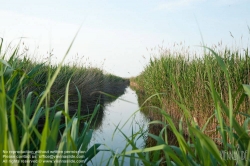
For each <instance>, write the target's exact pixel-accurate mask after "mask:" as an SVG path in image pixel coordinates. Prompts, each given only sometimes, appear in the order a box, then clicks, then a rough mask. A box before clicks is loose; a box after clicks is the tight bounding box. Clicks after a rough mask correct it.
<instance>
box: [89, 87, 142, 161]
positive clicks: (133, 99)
mask: <svg viewBox="0 0 250 166" xmlns="http://www.w3.org/2000/svg"><path fill="white" fill-rule="evenodd" d="M124 100H125V101H124ZM138 110H139V105H138V102H137V95H136V93H135V91H133V90H132V89H131V88H130V87H128V88H127V89H126V91H125V94H123V95H122V96H120V97H119V98H118V99H116V100H115V101H114V102H112V103H110V104H108V105H107V106H105V108H104V115H103V116H104V117H103V118H102V122H101V124H100V126H99V127H98V128H97V129H96V130H95V131H94V134H93V137H92V140H91V145H93V144H94V143H103V144H105V145H102V146H101V147H100V148H99V149H107V148H110V149H112V150H113V151H114V152H115V153H120V152H121V151H122V150H123V149H124V147H125V146H126V143H127V142H126V140H125V137H124V136H123V135H122V133H121V132H119V131H116V132H115V133H114V131H115V130H116V127H117V126H118V128H119V129H121V130H122V132H123V133H124V134H125V135H126V136H131V135H132V129H133V132H134V133H135V132H137V131H139V130H140V129H141V128H143V130H146V129H147V125H146V124H147V120H146V118H145V116H144V115H143V114H142V113H141V112H140V111H138ZM136 111H137V112H136ZM135 112H136V113H135ZM134 113H135V114H134ZM133 114H134V115H133ZM131 115H132V116H131ZM136 144H137V147H141V148H142V147H143V145H144V139H143V138H140V139H138V140H137V141H136ZM130 149H131V147H128V148H127V151H128V150H130ZM110 156H111V152H99V154H98V155H97V156H95V158H94V159H93V160H92V161H93V164H91V163H90V164H89V165H98V166H99V165H106V163H107V159H108V158H109V157H110ZM124 165H129V159H126V160H125V163H124Z"/></svg>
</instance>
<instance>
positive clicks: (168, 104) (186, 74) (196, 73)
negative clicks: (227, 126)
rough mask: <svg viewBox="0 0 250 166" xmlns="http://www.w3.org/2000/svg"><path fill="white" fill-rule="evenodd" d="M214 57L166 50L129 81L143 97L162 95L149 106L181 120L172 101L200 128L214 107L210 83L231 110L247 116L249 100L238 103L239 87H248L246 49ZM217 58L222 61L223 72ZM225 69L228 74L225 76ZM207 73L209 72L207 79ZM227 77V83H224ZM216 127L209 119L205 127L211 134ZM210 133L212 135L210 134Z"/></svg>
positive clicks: (240, 91)
mask: <svg viewBox="0 0 250 166" xmlns="http://www.w3.org/2000/svg"><path fill="white" fill-rule="evenodd" d="M216 55H217V56H214V53H213V52H207V53H206V54H205V55H204V56H202V57H201V56H194V57H192V58H190V55H189V53H186V54H181V53H178V52H177V53H172V52H169V51H168V50H166V51H165V52H163V53H162V54H161V57H159V58H151V60H150V63H149V64H148V65H147V66H146V67H145V70H144V71H143V72H142V73H141V75H139V76H138V77H136V78H134V79H133V80H134V81H133V80H132V82H135V83H136V84H137V85H138V86H139V89H140V91H141V92H143V94H144V96H145V98H147V97H149V96H151V95H153V94H155V93H158V92H161V93H164V95H161V96H160V100H159V98H157V97H156V98H154V99H152V100H151V103H152V104H153V105H157V106H160V107H164V109H166V111H167V112H169V113H170V114H171V116H172V117H173V118H175V119H176V120H178V119H180V117H181V115H182V111H181V110H180V109H179V106H178V104H176V103H175V102H172V98H174V99H176V100H178V101H181V103H182V104H185V106H186V107H187V109H188V110H189V111H190V113H191V114H192V116H193V117H194V118H195V119H198V124H199V126H203V125H204V124H205V123H206V121H205V120H202V119H206V118H209V117H210V116H211V115H213V113H214V108H215V105H214V103H213V101H214V99H213V96H212V95H211V91H210V89H209V86H211V85H210V84H211V82H212V84H213V85H212V86H213V87H214V90H216V91H218V92H219V96H220V97H221V99H222V101H223V102H225V103H228V104H229V105H230V110H232V109H235V110H236V111H235V112H237V111H241V112H245V113H246V111H247V110H248V109H249V99H244V101H243V102H242V103H241V104H240V105H239V104H238V105H237V103H238V101H239V100H242V95H241V94H242V92H243V88H242V84H248V83H249V80H250V74H249V73H250V63H249V60H250V58H249V50H248V49H245V50H244V52H243V51H240V50H236V51H231V50H230V49H228V48H225V49H224V50H223V51H218V53H217V54H216ZM218 57H219V58H222V59H223V61H224V66H223V69H221V65H222V64H221V60H218ZM225 70H227V71H228V72H227V73H225ZM209 73H211V74H210V76H209ZM229 78H230V82H228V81H227V80H228V79H229ZM173 81H174V82H175V84H173ZM132 84H133V83H132ZM137 89H138V88H137ZM197 96H198V97H197ZM233 106H234V107H233ZM235 112H234V113H235ZM231 113H232V111H230V116H231V117H232V114H231ZM234 113H233V114H234ZM223 116H224V115H223ZM200 117H203V118H200ZM237 118H238V120H240V121H241V122H243V121H244V118H243V117H242V116H238V117H237ZM216 125H217V124H216V122H215V119H214V118H212V120H211V122H209V125H208V126H209V127H210V126H211V127H210V129H208V130H209V131H212V129H213V128H214V127H215V126H216ZM213 134H214V136H215V133H213V132H212V135H213Z"/></svg>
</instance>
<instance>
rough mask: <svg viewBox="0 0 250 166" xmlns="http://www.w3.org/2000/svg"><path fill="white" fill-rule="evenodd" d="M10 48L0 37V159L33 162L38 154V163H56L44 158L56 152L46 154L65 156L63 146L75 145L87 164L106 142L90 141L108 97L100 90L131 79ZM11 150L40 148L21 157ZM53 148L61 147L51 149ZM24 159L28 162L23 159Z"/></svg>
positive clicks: (15, 163)
mask: <svg viewBox="0 0 250 166" xmlns="http://www.w3.org/2000/svg"><path fill="white" fill-rule="evenodd" d="M8 49H9V50H3V39H1V41H0V53H1V55H0V56H1V59H0V105H1V106H0V124H1V125H0V133H1V138H0V139H1V140H0V161H1V165H6V166H7V165H33V164H34V163H32V161H33V160H32V159H31V156H33V157H34V156H36V157H37V158H36V159H37V161H38V163H39V164H38V165H46V166H47V165H56V164H49V163H44V162H45V161H46V162H51V163H53V161H54V160H55V158H44V157H43V156H44V155H52V156H54V157H56V158H57V160H61V159H64V160H65V158H62V153H61V152H62V151H63V152H70V151H72V155H74V156H78V157H79V158H77V159H78V160H81V162H80V163H81V164H83V165H86V164H87V163H88V162H90V161H91V159H92V158H93V157H94V156H95V155H96V154H97V153H98V152H99V151H100V150H98V149H97V148H98V147H99V146H100V145H101V144H94V145H93V146H92V147H89V143H90V140H91V137H92V133H93V127H94V126H92V125H91V124H94V125H95V123H96V122H95V119H94V117H95V116H96V115H97V114H100V112H101V111H102V109H101V107H102V106H103V105H104V103H105V102H108V100H107V98H105V96H104V95H102V94H101V93H100V91H102V92H105V93H108V94H111V95H121V94H122V93H124V90H125V87H126V86H127V85H128V83H129V81H128V80H125V79H123V78H120V77H116V76H112V75H106V74H104V73H103V71H101V70H99V69H96V68H86V67H78V66H66V65H62V63H60V64H59V65H58V66H51V65H46V64H45V63H36V62H32V61H31V60H30V59H29V58H27V57H26V58H24V59H19V58H18V57H19V56H20V50H19V49H20V47H19V46H16V47H15V48H13V49H11V48H8ZM69 49H70V48H69ZM66 55H67V54H66ZM66 55H65V57H66ZM7 57H9V58H8V59H7ZM108 86H113V87H116V86H119V87H121V86H122V87H121V88H120V89H119V88H114V89H115V90H116V91H115V92H114V91H113V89H110V88H109V89H108V88H106V87H108ZM118 90H119V92H118ZM89 113H91V114H89ZM10 151H16V152H17V153H18V152H22V151H23V152H25V151H32V152H37V154H36V155H34V154H31V153H22V155H24V157H21V158H19V157H17V156H18V155H15V153H14V154H12V156H14V157H13V158H11V159H10V158H8V157H10V156H11V154H10V153H9V152H10ZM39 151H40V152H45V151H46V153H39ZM50 151H56V152H55V153H53V154H51V153H49V152H50ZM73 152H75V153H73ZM25 155H30V159H27V157H25ZM6 160H11V161H14V160H15V161H17V162H13V163H12V162H8V161H7V162H6ZM22 160H23V161H27V162H28V163H21V161H22ZM69 160H71V159H66V161H69ZM4 161H5V162H4ZM71 164H72V162H71V163H68V164H66V165H71ZM35 165H36V163H35ZM57 165H65V163H58V164H57ZM74 165H79V164H78V163H75V164H74Z"/></svg>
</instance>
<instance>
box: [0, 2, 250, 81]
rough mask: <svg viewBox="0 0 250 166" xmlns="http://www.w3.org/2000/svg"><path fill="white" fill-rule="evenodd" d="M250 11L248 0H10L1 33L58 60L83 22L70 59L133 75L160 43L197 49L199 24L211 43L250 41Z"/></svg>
mask: <svg viewBox="0 0 250 166" xmlns="http://www.w3.org/2000/svg"><path fill="white" fill-rule="evenodd" d="M249 16H250V1H247V0H216V1H215V0H210V1H208V0H159V1H152V0H144V1H139V0H134V1H132V0H127V1H118V0H116V1H115V0H113V1H108V0H106V1H84V0H81V1H76V0H73V1H66V0H60V1H59V0H54V1H47V0H43V1H40V2H36V1H34V0H33V1H32V0H22V1H19V2H18V1H14V0H9V1H6V2H2V3H1V6H0V21H1V26H0V37H3V38H4V40H5V42H11V41H13V40H14V41H15V40H17V38H19V37H26V39H23V40H24V43H25V45H26V46H27V47H28V48H29V50H30V52H31V53H30V55H33V56H39V59H41V60H43V59H45V58H46V57H47V56H48V55H47V52H48V51H50V50H52V49H53V54H54V55H53V58H54V61H57V62H58V61H60V59H61V58H62V56H63V55H64V53H65V52H66V50H67V47H68V46H69V44H70V42H71V40H72V39H73V37H74V35H75V34H76V32H77V30H78V29H79V27H80V25H82V27H81V30H80V32H79V34H78V36H77V39H76V41H75V43H74V46H73V48H72V50H71V52H70V54H69V55H68V57H67V60H66V62H70V61H77V63H82V64H84V65H88V64H89V63H91V65H93V66H97V67H101V68H103V69H104V70H105V71H107V72H110V73H113V74H116V75H119V76H124V77H130V76H136V75H138V74H139V73H140V72H142V71H143V67H144V66H145V65H146V64H147V63H148V61H149V58H150V56H153V55H156V54H157V53H158V52H159V48H158V46H163V48H168V49H174V48H173V45H174V43H180V42H182V43H185V46H186V47H188V46H190V48H191V49H192V50H199V49H200V48H199V47H197V46H198V45H200V43H201V41H202V39H201V35H200V32H199V28H200V31H201V33H202V36H203V39H204V42H205V44H207V45H208V46H211V45H213V44H216V45H217V43H218V42H220V41H222V43H223V44H224V45H225V46H226V45H227V46H229V47H231V46H236V45H237V46H239V47H246V46H249V37H250V32H249V29H248V26H250V17H249ZM230 32H231V33H232V35H233V37H232V36H231V35H230ZM151 49H152V50H151ZM79 57H80V58H79ZM81 57H84V58H81Z"/></svg>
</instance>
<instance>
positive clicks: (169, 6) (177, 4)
mask: <svg viewBox="0 0 250 166" xmlns="http://www.w3.org/2000/svg"><path fill="white" fill-rule="evenodd" d="M201 1H204V0H169V1H166V2H164V3H161V4H159V5H158V6H157V7H156V9H157V10H168V11H176V10H180V9H183V8H187V7H190V6H191V5H193V4H195V3H197V2H201Z"/></svg>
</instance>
